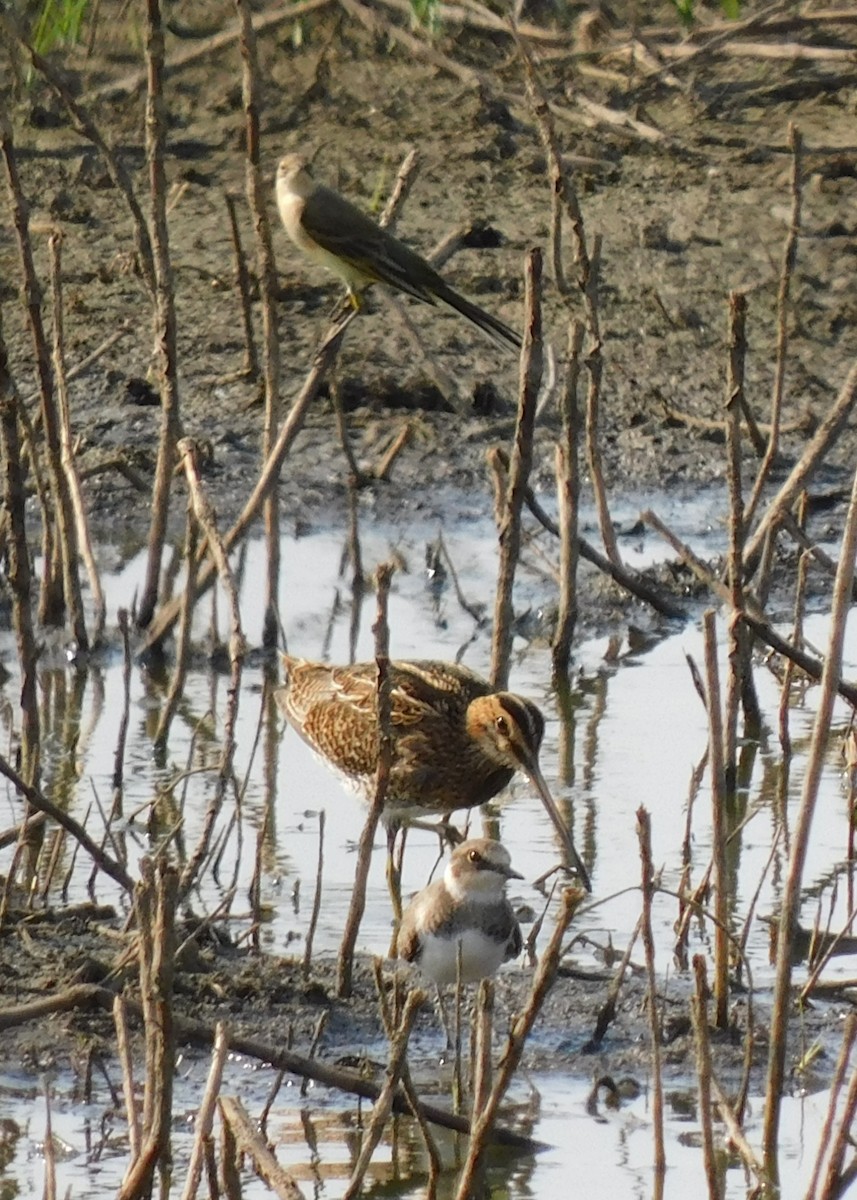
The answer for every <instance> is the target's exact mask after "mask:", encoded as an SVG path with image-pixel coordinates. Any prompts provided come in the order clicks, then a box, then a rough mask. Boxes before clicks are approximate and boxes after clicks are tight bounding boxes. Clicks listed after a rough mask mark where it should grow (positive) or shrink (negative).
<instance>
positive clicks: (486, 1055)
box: [471, 979, 494, 1125]
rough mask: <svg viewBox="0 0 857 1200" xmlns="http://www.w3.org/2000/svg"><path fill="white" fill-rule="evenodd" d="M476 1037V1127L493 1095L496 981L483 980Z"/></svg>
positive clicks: (474, 1117)
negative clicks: (492, 1043)
mask: <svg viewBox="0 0 857 1200" xmlns="http://www.w3.org/2000/svg"><path fill="white" fill-rule="evenodd" d="M474 1024H475V1027H476V1036H475V1038H474V1039H473V1041H474V1049H473V1071H472V1078H473V1082H472V1085H471V1091H472V1092H473V1116H472V1118H471V1120H472V1123H473V1124H474V1125H475V1124H476V1122H477V1120H478V1119H479V1114H480V1113H481V1112H482V1110H483V1109H484V1108H485V1105H486V1104H487V1103H488V1097H489V1096H490V1095H491V1035H492V1033H493V1028H494V981H493V980H492V979H483V980H482V981H481V983H480V984H479V992H478V994H477V998H476V1010H475V1013H474Z"/></svg>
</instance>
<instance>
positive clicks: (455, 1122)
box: [0, 983, 544, 1154]
mask: <svg viewBox="0 0 857 1200" xmlns="http://www.w3.org/2000/svg"><path fill="white" fill-rule="evenodd" d="M114 999H115V993H114V992H112V991H111V990H110V989H109V988H107V987H102V986H101V985H99V984H91V983H79V984H73V985H72V986H71V987H69V988H66V989H65V990H64V991H62V992H58V993H54V994H52V995H49V996H44V997H42V998H41V999H39V1000H35V1001H32V1002H30V1003H28V1004H16V1005H9V1006H7V1007H5V1008H0V1033H2V1032H3V1031H4V1030H6V1029H12V1028H15V1027H16V1026H18V1025H23V1024H26V1023H27V1022H28V1021H40V1020H43V1019H44V1018H45V1017H48V1016H51V1015H52V1014H54V1013H63V1012H74V1011H76V1010H79V1011H85V1010H87V1009H92V1008H99V1009H101V1010H102V1011H104V1012H108V1013H109V1012H112V1009H113V1001H114ZM126 1004H127V1006H128V1011H129V1012H130V1013H132V1014H133V1015H134V1017H135V1019H137V1020H140V1019H141V1017H142V1006H141V1005H140V1004H139V1003H138V1002H137V1001H134V1000H131V999H128V1000H126ZM173 1026H174V1030H175V1037H176V1042H177V1043H180V1044H182V1045H189V1046H200V1047H205V1048H208V1049H210V1048H211V1046H212V1045H213V1044H214V1036H215V1028H214V1026H213V1025H211V1024H209V1023H208V1022H205V1021H198V1020H195V1019H194V1018H191V1017H184V1016H181V1015H180V1014H178V1013H176V1014H174V1019H173ZM230 1048H231V1049H232V1050H233V1051H234V1053H236V1054H243V1055H246V1056H247V1057H248V1058H254V1059H256V1060H257V1061H258V1062H263V1063H268V1064H270V1066H272V1067H273V1068H274V1069H275V1070H283V1071H289V1072H291V1073H292V1074H295V1075H300V1076H306V1077H308V1078H310V1079H314V1080H315V1081H316V1082H317V1083H320V1084H321V1085H322V1086H323V1087H330V1088H337V1089H339V1090H340V1091H344V1092H348V1093H350V1094H352V1095H355V1096H360V1097H362V1098H363V1099H366V1100H376V1099H377V1098H378V1095H379V1094H380V1091H381V1088H380V1085H379V1084H378V1083H376V1082H375V1080H373V1079H370V1078H368V1077H366V1076H364V1075H361V1074H359V1073H357V1072H355V1071H349V1070H346V1069H344V1068H342V1067H337V1066H335V1065H334V1064H332V1063H329V1062H326V1061H325V1060H323V1059H311V1058H308V1057H307V1056H306V1055H303V1054H298V1053H296V1052H295V1051H294V1050H290V1049H285V1048H284V1047H283V1046H282V1045H281V1044H278V1045H274V1044H273V1043H271V1042H264V1041H260V1040H258V1039H257V1038H250V1037H246V1036H244V1035H241V1034H234V1035H233V1036H232V1037H231V1039H230ZM419 1108H420V1112H421V1114H422V1117H423V1120H425V1121H430V1122H431V1123H432V1124H433V1125H439V1126H441V1127H442V1128H444V1129H451V1130H453V1131H454V1132H456V1133H465V1134H467V1133H469V1132H470V1122H469V1121H468V1120H466V1119H465V1118H464V1117H456V1116H454V1115H453V1114H452V1113H450V1112H449V1111H448V1110H446V1109H444V1108H442V1107H440V1106H439V1105H435V1104H429V1103H425V1102H423V1101H420V1102H419ZM393 1109H394V1111H395V1112H398V1113H404V1114H406V1115H407V1114H410V1113H411V1111H412V1110H411V1103H410V1101H409V1100H408V1098H407V1096H406V1095H405V1093H404V1090H403V1091H402V1092H401V1094H397V1095H396V1097H395V1099H394V1102H393ZM491 1140H492V1142H494V1143H495V1144H496V1145H498V1146H508V1147H510V1148H511V1149H514V1150H520V1151H521V1152H522V1153H524V1154H532V1153H534V1152H535V1151H537V1150H540V1149H543V1148H544V1145H543V1143H541V1142H538V1141H536V1140H535V1139H534V1138H530V1137H527V1136H526V1135H524V1134H521V1133H519V1132H518V1131H517V1130H515V1129H510V1128H508V1127H505V1126H495V1127H494V1129H493V1131H492V1134H491Z"/></svg>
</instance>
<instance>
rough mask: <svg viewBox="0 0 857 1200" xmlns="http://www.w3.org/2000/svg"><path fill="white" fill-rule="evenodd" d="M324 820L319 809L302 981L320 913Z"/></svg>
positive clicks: (307, 971) (307, 974) (309, 966)
mask: <svg viewBox="0 0 857 1200" xmlns="http://www.w3.org/2000/svg"><path fill="white" fill-rule="evenodd" d="M324 818H325V813H324V809H321V811H320V812H319V814H318V863H317V865H316V870H315V894H314V895H313V899H312V912H311V914H310V919H309V925H308V926H307V931H306V939H305V945H304V957H303V963H302V964H301V972H302V974H303V977H304V979H308V978H309V973H310V968H311V967H312V947H313V941H314V940H315V930H316V926H317V925H318V914H319V912H320V911H321V889H322V879H323V874H324Z"/></svg>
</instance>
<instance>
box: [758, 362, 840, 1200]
mask: <svg viewBox="0 0 857 1200" xmlns="http://www.w3.org/2000/svg"><path fill="white" fill-rule="evenodd" d="M849 379H850V380H852V384H851V391H852V392H853V393H854V394H855V395H857V366H855V367H854V368H852V370H851V372H850V375H849ZM855 554H857V474H855V476H854V480H853V484H852V489H851V500H850V503H849V506H848V514H847V517H846V521H845V529H844V532H843V536H842V548H841V550H840V555H839V569H838V571H837V573H836V581H835V584H834V589H833V603H832V606H831V617H830V621H831V630H830V640H829V644H828V649H827V655H826V657H825V661H824V668H823V671H822V677H821V689H820V694H819V697H818V708H817V711H816V718H815V723H814V725H813V733H812V742H811V745H810V751H809V756H808V758H807V764H806V773H805V775H804V784H803V789H802V793H801V801H800V807H799V809H798V814H797V820H796V822H795V827H794V831H793V834H792V843H791V853H790V855H789V865H788V872H787V875H786V881H785V887H784V889H783V898H782V903H781V906H780V912H779V920H780V927H779V933H778V937H777V962H776V976H775V981H774V996H773V1011H772V1015H771V1032H770V1048H769V1054H768V1074H767V1082H766V1095H767V1105H766V1108H765V1120H764V1127H763V1146H764V1156H765V1168H766V1170H767V1172H768V1174H769V1175H770V1177H771V1179H772V1180H774V1182H776V1181H777V1179H778V1175H779V1170H778V1162H777V1143H778V1133H779V1118H780V1097H781V1095H782V1090H783V1084H784V1082H785V1055H786V1030H787V1028H788V1015H789V1006H790V998H791V935H792V931H793V929H794V927H795V926H796V924H797V921H798V915H799V912H800V892H801V882H802V879H803V868H804V862H805V860H806V851H807V846H808V843H809V835H810V831H811V829H812V819H813V816H814V813H815V805H816V801H817V799H818V787H819V783H820V780H821V772H822V768H823V764H824V758H825V752H826V747H827V737H828V733H829V730H830V722H831V718H832V716H833V706H834V700H835V698H836V692H837V682H838V681H839V678H840V675H841V672H842V646H843V642H844V638H845V626H846V620H847V616H848V611H849V608H850V605H851V589H852V586H853V582H854V558H855Z"/></svg>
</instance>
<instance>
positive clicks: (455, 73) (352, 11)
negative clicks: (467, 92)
mask: <svg viewBox="0 0 857 1200" xmlns="http://www.w3.org/2000/svg"><path fill="white" fill-rule="evenodd" d="M339 3H340V5H341V6H342V8H344V9H345V11H346V12H347V13H348V15H349V16H350V17H354V18H355V19H356V20H358V21H359V22H360V23H361V25H363V26H364V27H365V28H366V29H368V30H369V32H370V33H371V34H372V36H373V37H381V38H384V39H386V38H389V39H390V40H391V41H393V42H398V43H399V44H400V45H402V46H403V47H404V48H405V51H406V52H407V54H409V55H410V56H411V57H412V58H414V59H416V60H417V61H420V60H422V61H424V62H427V63H428V64H429V65H430V66H432V67H434V68H435V69H436V70H438V71H442V72H444V73H445V74H447V75H451V76H452V78H453V79H457V80H459V82H460V83H463V84H464V86H465V87H467V88H470V89H472V90H473V91H478V92H490V90H491V83H492V80H491V79H490V77H489V76H488V75H487V74H486V73H484V72H480V71H474V70H473V69H472V67H466V66H464V65H462V64H461V63H458V62H456V61H455V59H454V58H450V57H449V55H447V54H444V53H442V51H440V50H438V49H437V48H436V47H435V45H434V44H433V43H432V44H431V45H430V44H429V43H427V42H426V41H424V40H423V39H422V38H418V37H415V36H414V35H413V34H412V33H408V32H407V30H405V29H401V28H400V27H399V26H398V25H395V24H394V23H393V22H392V21H388V20H387V19H386V17H383V16H382V15H381V14H380V13H378V12H376V11H375V10H374V9H372V8H370V7H369V6H368V5H367V4H362V3H360V0H339Z"/></svg>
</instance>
